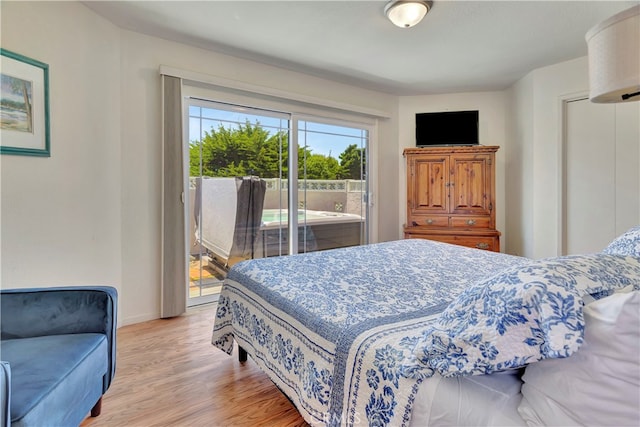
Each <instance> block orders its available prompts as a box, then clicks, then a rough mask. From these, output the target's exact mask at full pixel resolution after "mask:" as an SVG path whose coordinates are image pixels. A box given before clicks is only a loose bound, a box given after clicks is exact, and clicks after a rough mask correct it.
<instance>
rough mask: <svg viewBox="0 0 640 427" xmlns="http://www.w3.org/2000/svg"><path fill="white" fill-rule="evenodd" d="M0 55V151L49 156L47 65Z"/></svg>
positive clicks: (9, 54)
mask: <svg viewBox="0 0 640 427" xmlns="http://www.w3.org/2000/svg"><path fill="white" fill-rule="evenodd" d="M0 54H1V55H0V61H1V62H0V83H1V87H0V154H19V155H25V156H42V157H49V156H50V155H51V147H50V135H49V66H48V65H47V64H44V63H42V62H40V61H36V60H35V59H31V58H27V57H26V56H22V55H20V54H18V53H14V52H10V51H8V50H6V49H1V48H0Z"/></svg>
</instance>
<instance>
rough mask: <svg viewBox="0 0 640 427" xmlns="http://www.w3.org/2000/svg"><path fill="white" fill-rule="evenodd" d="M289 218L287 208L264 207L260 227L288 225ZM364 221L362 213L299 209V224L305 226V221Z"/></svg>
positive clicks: (317, 222) (318, 222)
mask: <svg viewBox="0 0 640 427" xmlns="http://www.w3.org/2000/svg"><path fill="white" fill-rule="evenodd" d="M288 220H289V212H288V211H287V209H264V210H263V211H262V226H261V227H260V228H261V229H263V230H268V229H272V228H282V227H286V226H287V221H288ZM362 221H363V218H362V217H361V216H360V215H355V214H349V213H342V212H327V211H314V210H309V209H306V210H305V209H300V210H298V226H303V225H305V223H306V225H320V224H331V223H348V222H362Z"/></svg>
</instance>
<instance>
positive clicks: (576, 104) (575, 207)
mask: <svg viewBox="0 0 640 427" xmlns="http://www.w3.org/2000/svg"><path fill="white" fill-rule="evenodd" d="M565 119H566V122H565V123H566V132H565V141H564V153H563V158H564V165H563V166H564V167H563V171H564V177H563V178H564V179H563V182H564V188H563V194H564V209H563V227H564V233H563V234H564V235H563V252H564V253H565V254H576V253H589V252H599V251H601V250H602V249H603V248H604V247H605V246H606V245H607V244H608V243H609V242H610V241H611V240H612V239H613V238H614V237H616V236H617V235H619V234H620V233H622V232H624V231H625V230H626V229H628V228H629V227H631V226H633V225H636V224H637V223H638V220H639V209H638V206H639V198H640V196H639V186H638V181H639V179H638V166H639V154H638V145H639V144H640V132H639V130H638V127H639V126H638V123H639V116H638V103H629V104H594V103H592V102H590V101H589V100H588V99H581V100H577V101H572V102H568V103H567V104H566V111H565Z"/></svg>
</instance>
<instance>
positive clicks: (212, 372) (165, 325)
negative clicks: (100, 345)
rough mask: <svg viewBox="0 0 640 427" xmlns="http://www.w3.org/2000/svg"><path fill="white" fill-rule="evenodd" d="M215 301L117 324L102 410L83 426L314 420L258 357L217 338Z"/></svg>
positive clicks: (265, 423) (297, 422)
mask: <svg viewBox="0 0 640 427" xmlns="http://www.w3.org/2000/svg"><path fill="white" fill-rule="evenodd" d="M213 318H214V306H212V305H208V306H201V307H198V308H195V309H190V311H189V312H188V313H187V314H185V315H183V316H180V317H176V318H173V319H160V320H153V321H150V322H144V323H139V324H135V325H129V326H124V327H122V328H119V329H118V334H117V340H118V341H117V351H118V353H117V362H116V375H115V378H114V381H113V383H112V384H111V387H110V388H109V390H108V391H107V393H106V394H105V396H104V398H103V402H102V414H101V415H100V416H98V417H96V418H87V419H85V420H84V421H83V423H82V424H81V427H102V426H109V427H115V426H118V427H119V426H127V427H147V426H185V427H187V426H188V427H198V426H203V427H204V426H206V427H217V426H247V427H248V426H278V427H279V426H283V427H286V426H291V427H293V426H308V424H307V423H305V421H304V420H303V418H302V417H301V416H300V414H299V413H298V411H297V410H296V409H295V407H294V406H293V405H292V404H291V402H289V400H288V399H287V398H286V397H285V396H284V395H283V394H282V393H281V392H280V390H278V388H277V387H276V386H275V385H274V384H273V383H272V382H271V381H270V380H269V379H268V378H267V376H266V375H265V374H264V373H263V372H262V371H261V370H260V369H259V368H258V367H257V366H256V365H255V364H254V363H253V361H251V358H249V360H248V361H247V362H245V363H243V364H241V363H239V362H238V353H237V350H234V353H233V355H232V356H228V355H227V354H226V353H224V352H222V351H220V350H219V349H217V348H216V347H214V346H212V345H211V330H212V327H213Z"/></svg>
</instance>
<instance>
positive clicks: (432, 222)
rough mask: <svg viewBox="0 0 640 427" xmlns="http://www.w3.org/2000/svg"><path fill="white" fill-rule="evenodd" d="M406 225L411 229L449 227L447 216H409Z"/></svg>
mask: <svg viewBox="0 0 640 427" xmlns="http://www.w3.org/2000/svg"><path fill="white" fill-rule="evenodd" d="M407 225H408V226H411V227H416V226H420V227H435V228H437V227H449V216H446V215H445V216H438V215H411V216H410V217H409V223H408V224H407Z"/></svg>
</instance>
